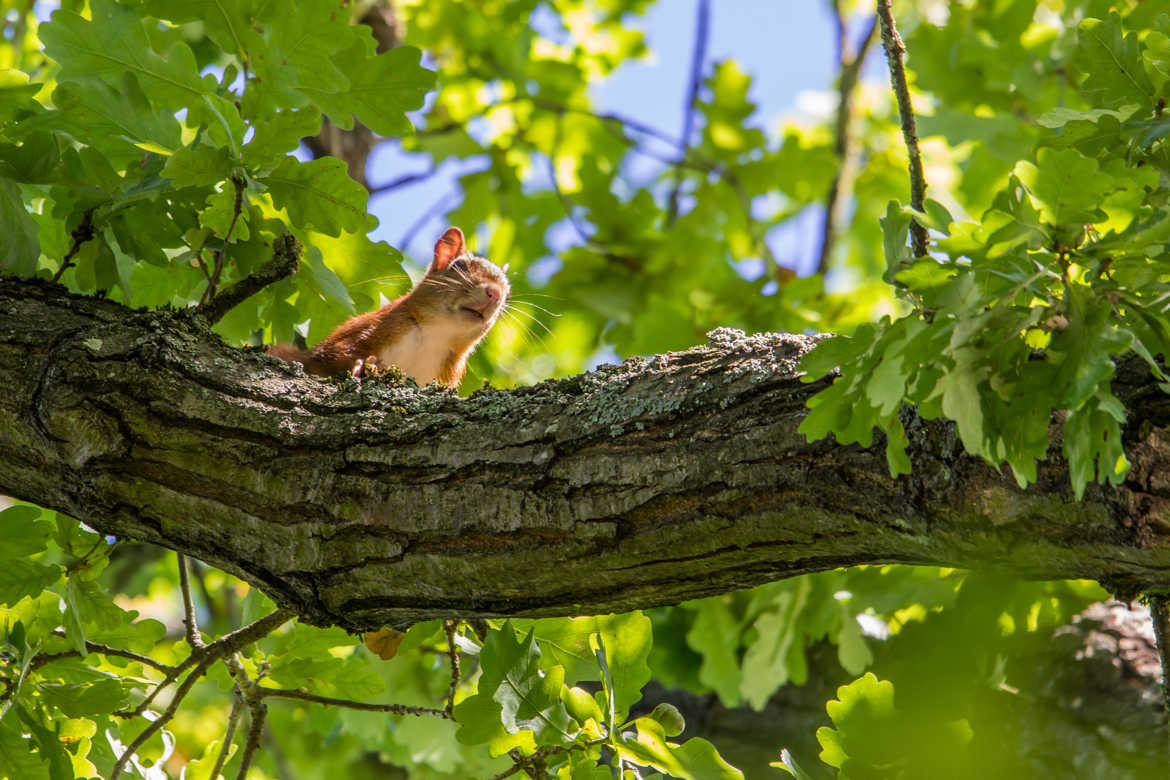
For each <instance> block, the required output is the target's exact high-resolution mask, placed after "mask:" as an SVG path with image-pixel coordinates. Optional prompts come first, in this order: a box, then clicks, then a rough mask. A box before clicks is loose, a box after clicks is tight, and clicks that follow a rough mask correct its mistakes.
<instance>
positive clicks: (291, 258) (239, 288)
mask: <svg viewBox="0 0 1170 780" xmlns="http://www.w3.org/2000/svg"><path fill="white" fill-rule="evenodd" d="M300 262H301V242H299V241H297V240H296V238H294V237H293V236H291V235H283V236H279V237H278V238H277V239H276V240H275V241H273V242H272V259H270V260H268V261H267V262H266V263H264V265H262V266H260V267H259V268H258V269H256V273H254V274H252V275H251V276H248V277H245V278H244V279H241V280H240V281H238V282H236V283H235V284H233V285H232V286H231V287H229V288H227V289H226V290H221V291H220V292H219V293H217V294H216V295H214V296H212V297H211V299H210V300H209V301H207V302H206V303H204V304H202V305H200V306H199V308H198V311H199V313H200V314H202V315H203V316H204V317H205V318H206V319H207V321H208V322H210V323H212V324H215V323H217V322H219V321H220V319H222V318H223V315H225V314H227V313H228V312H229V311H231V310H232V309H234V308H235V307H237V306H239V305H240V304H241V303H243V302H244V301H246V300H247V299H248V298H251V297H252V296H253V295H255V294H256V293H258V292H260V291H261V290H263V289H264V288H265V287H267V286H268V285H270V284H275V283H276V282H279V281H280V280H281V279H287V278H288V277H290V276H292V275H293V274H295V273H296V272H297V267H298V265H299V264H300ZM208 289H211V287H208Z"/></svg>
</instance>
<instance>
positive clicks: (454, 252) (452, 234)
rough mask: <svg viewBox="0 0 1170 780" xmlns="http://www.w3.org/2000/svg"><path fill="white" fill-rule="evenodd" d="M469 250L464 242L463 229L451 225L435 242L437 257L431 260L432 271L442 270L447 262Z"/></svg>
mask: <svg viewBox="0 0 1170 780" xmlns="http://www.w3.org/2000/svg"><path fill="white" fill-rule="evenodd" d="M466 251H467V245H466V244H465V243H463V231H462V230H460V229H459V228H457V227H449V228H447V230H446V232H445V233H443V235H442V237H441V238H440V239H439V240H438V241H436V242H435V259H434V261H432V262H431V268H430V270H432V271H442V270H443V269H444V268H446V267H447V264H448V263H450V262H451V261H452V260H454V259H455V258H456V257H459V255H461V254H463V253H464V252H466Z"/></svg>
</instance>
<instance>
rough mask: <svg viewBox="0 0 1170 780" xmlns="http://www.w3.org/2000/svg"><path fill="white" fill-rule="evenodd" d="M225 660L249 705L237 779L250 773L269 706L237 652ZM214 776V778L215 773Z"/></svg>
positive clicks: (237, 687) (238, 688) (242, 778)
mask: <svg viewBox="0 0 1170 780" xmlns="http://www.w3.org/2000/svg"><path fill="white" fill-rule="evenodd" d="M223 662H224V665H225V666H227V668H228V672H229V673H231V676H232V679H233V680H235V681H236V690H238V691H239V692H240V696H241V697H242V698H243V700H244V703H245V704H247V705H248V716H249V720H250V723H249V725H248V739H247V740H246V741H245V743H244V752H243V755H242V756H241V757H240V769H239V771H238V772H237V774H236V778H237V780H244V778H246V777H247V775H248V767H250V766H251V765H252V759H253V758H255V756H256V749H257V747H259V745H260V738H261V737H262V736H263V735H264V722H265V720H267V716H268V707H266V706H265V704H264V700H263V697H262V696H261V695H260V692H259V691H260V687H259V686H258V685H257V684H256V682H255V681H253V680H252V679H251V678H250V677H248V673H247V672H245V671H244V667H243V665H242V664H241V663H240V659H239V658H238V657H237V656H236V654H235V653H232V654H231V655H228V656H226V657H225V658H224V659H223ZM261 676H263V673H261ZM212 777H213V778H214V775H212Z"/></svg>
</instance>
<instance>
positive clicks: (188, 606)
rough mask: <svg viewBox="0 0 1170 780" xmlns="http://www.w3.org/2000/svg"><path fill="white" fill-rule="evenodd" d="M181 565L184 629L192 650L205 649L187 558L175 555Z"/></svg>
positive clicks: (181, 554)
mask: <svg viewBox="0 0 1170 780" xmlns="http://www.w3.org/2000/svg"><path fill="white" fill-rule="evenodd" d="M175 558H176V562H177V563H178V565H179V591H180V592H181V593H182V594H183V628H184V629H186V631H187V644H189V645H191V647H192V648H196V647H203V646H204V644H203V637H201V636H199V624H198V623H196V622H195V602H194V601H192V600H191V580H190V578H189V577H188V575H187V556H186V555H183V553H175Z"/></svg>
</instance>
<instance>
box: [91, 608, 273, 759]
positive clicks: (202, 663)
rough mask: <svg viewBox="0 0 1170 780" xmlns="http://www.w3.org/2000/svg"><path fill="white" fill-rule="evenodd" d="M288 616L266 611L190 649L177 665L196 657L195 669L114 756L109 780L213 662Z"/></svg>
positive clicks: (167, 720) (140, 709) (164, 722)
mask: <svg viewBox="0 0 1170 780" xmlns="http://www.w3.org/2000/svg"><path fill="white" fill-rule="evenodd" d="M291 618H292V613H291V612H289V611H288V610H285V609H278V610H275V611H274V612H270V613H269V614H267V615H265V616H264V617H262V618H260V619H259V620H256V621H254V622H252V623H249V624H248V625H246V626H244V627H243V628H239V629H236V630H235V631H233V632H231V633H230V634H225V635H223V636H221V637H220V638H219V639H217V640H215V641H214V642H210V643H208V644H207V645H205V646H204V647H201V648H197V649H195V650H193V651H192V655H191V657H190V658H188V659H187V660H186V661H184V662H183V663H182V664H180V666H179V667H178V668H179V670H180V672H181V671H182V670H183V669H185V668H187V667H188V666H189V665H190V664H191V662H192V661H193V660H195V659H198V663H197V664H196V666H195V668H194V669H193V670H191V673H190V674H188V675H187V677H186V678H185V679H184V680H183V682H182V683H181V684H180V685H179V687H178V688H177V689H176V690H175V695H174V697H173V698H172V699H171V703H170V704H169V705H167V708H166V709H165V710H163V712H162V714H161V715H159V716H158V717H157V718H155V719H154V720H153V721H151V722H150V724H149V725H148V726H147V727H146V728H145V729H143V730H142V733H141V734H139V735H138V737H137V738H136V739H135V740H134V741H133V742H131V743H130V744H129V745H127V746H126V749H125V750H123V751H122V755H121V756H119V757H118V760H117V762H115V764H114V769H113V771H112V772H110V778H109V780H117V778H118V776H119V775H121V774H122V770H123V769H125V768H126V762H127V761H128V760H129V759H130V756H132V755H134V753H135V752H137V750H138V749H139V748H140V747H142V745H143V744H145V743H146V740H148V739H150V738H151V737H152V736H153V735H154V734H155V733H156V732H158V730H159V729H161V728H162V727H163V726H165V725H167V724H168V723H170V721H171V719H172V718H174V717H175V713H176V712H178V711H179V705H180V704H182V702H183V699H184V698H186V696H187V694H188V693H190V692H191V688H192V687H193V686H194V685H195V683H196V682H198V681H199V679H200V678H201V677H203V675H204V674H206V673H207V670H208V668H209V667H210V666H211V665H212V664H213V663H215V662H216V661H218V660H219V659H221V658H223V657H225V656H227V655H229V654H231V653H234V652H235V651H236V650H239V649H240V648H241V647H246V646H247V645H250V644H252V643H253V642H255V641H256V640H257V639H260V638H261V637H263V636H266V635H267V634H269V633H271V632H272V631H274V630H276V629H277V628H279V627H280V626H281V625H282V624H284V623H286V622H288V620H289V619H291ZM168 677H169V675H168ZM170 679H171V680H173V679H174V678H173V677H172V678H170ZM167 684H168V681H167V680H164V681H163V682H162V683H159V685H158V686H157V687H156V688H155V689H154V691H152V692H151V694H150V696H148V697H147V699H146V701H145V702H143V704H142V705H139V707H138V709H137V710H135V713H134V714H136V715H140V714H142V713H143V712H145V711H146V706H147V705H149V703H150V701H151V700H153V699H154V697H155V696H157V695H158V692H159V691H160V690H161V689H162V688H163V687H164V686H165V685H167Z"/></svg>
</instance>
